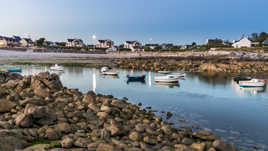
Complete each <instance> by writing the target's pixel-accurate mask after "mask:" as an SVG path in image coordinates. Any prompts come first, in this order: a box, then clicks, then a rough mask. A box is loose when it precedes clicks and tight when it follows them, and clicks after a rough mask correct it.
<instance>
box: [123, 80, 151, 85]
mask: <svg viewBox="0 0 268 151" xmlns="http://www.w3.org/2000/svg"><path fill="white" fill-rule="evenodd" d="M130 83H141V84H146V82H145V80H140V81H133V80H127V84H130Z"/></svg>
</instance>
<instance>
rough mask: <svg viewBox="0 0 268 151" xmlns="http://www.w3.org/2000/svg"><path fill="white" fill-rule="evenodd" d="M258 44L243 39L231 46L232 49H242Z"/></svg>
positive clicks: (245, 38)
mask: <svg viewBox="0 0 268 151" xmlns="http://www.w3.org/2000/svg"><path fill="white" fill-rule="evenodd" d="M258 44H259V43H258V42H252V41H251V40H250V39H249V38H247V37H244V38H242V39H241V40H239V41H237V42H234V43H233V44H232V46H233V47H234V48H242V47H248V48H250V47H254V46H257V45H258Z"/></svg>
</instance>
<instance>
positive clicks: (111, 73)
mask: <svg viewBox="0 0 268 151" xmlns="http://www.w3.org/2000/svg"><path fill="white" fill-rule="evenodd" d="M101 74H102V75H110V76H117V75H118V74H117V73H116V72H101Z"/></svg>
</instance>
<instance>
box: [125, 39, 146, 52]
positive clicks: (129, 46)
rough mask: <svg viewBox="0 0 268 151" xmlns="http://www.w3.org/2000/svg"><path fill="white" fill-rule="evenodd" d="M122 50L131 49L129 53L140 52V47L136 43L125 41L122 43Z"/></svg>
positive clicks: (139, 44)
mask: <svg viewBox="0 0 268 151" xmlns="http://www.w3.org/2000/svg"><path fill="white" fill-rule="evenodd" d="M124 48H126V49H131V51H141V50H142V45H141V43H139V42H138V41H126V42H125V43H124Z"/></svg>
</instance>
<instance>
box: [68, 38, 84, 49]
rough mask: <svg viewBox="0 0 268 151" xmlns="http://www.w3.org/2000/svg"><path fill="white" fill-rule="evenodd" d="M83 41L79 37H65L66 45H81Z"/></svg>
mask: <svg viewBox="0 0 268 151" xmlns="http://www.w3.org/2000/svg"><path fill="white" fill-rule="evenodd" d="M83 46H84V43H83V40H81V39H67V43H66V47H83Z"/></svg>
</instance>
